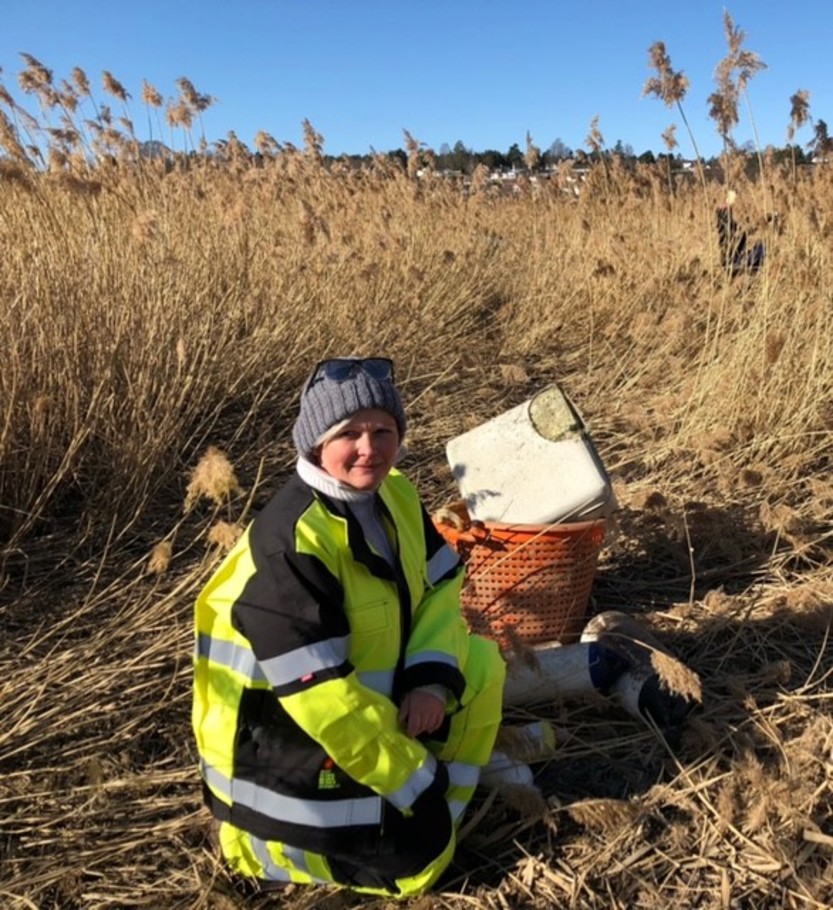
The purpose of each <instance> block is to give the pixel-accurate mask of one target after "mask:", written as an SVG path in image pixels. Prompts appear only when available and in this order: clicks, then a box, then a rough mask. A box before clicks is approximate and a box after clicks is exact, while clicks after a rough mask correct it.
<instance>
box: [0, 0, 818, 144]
mask: <svg viewBox="0 0 833 910" xmlns="http://www.w3.org/2000/svg"><path fill="white" fill-rule="evenodd" d="M724 8H725V9H728V11H729V13H730V14H731V15H732V17H733V19H734V21H735V24H736V25H737V26H739V27H740V28H741V29H742V30H743V31H744V32H745V33H746V40H745V43H744V46H745V47H746V48H747V49H748V50H751V51H754V52H756V53H757V54H758V55H759V56H760V57H761V59H762V60H763V61H764V62H765V63H766V64H767V69H766V70H764V71H763V72H761V73H759V74H757V75H756V76H755V78H754V79H753V80H752V81H751V83H750V87H749V91H750V102H751V113H752V117H753V118H754V123H755V126H756V127H757V132H758V136H759V139H760V142H761V144H762V145H767V144H774V145H779V146H780V145H783V144H784V143H785V142H786V131H787V126H788V125H789V115H790V96H791V95H792V94H793V93H794V92H796V91H797V90H798V89H805V90H807V91H809V92H810V114H811V116H812V117H813V118H814V119H819V118H820V119H823V120H825V121H827V122H828V124H830V125H831V131H833V62H831V61H833V52H831V46H833V3H831V2H830V0H803V2H801V3H800V4H799V5H798V6H797V7H793V6H792V4H791V3H784V2H774V0H731V2H728V3H724V2H713V0H697V2H689V3H681V2H677V3H673V2H672V3H669V2H667V0H664V2H659V0H595V2H592V3H578V2H575V0H571V2H566V3H556V2H543V0H527V2H524V3H505V2H504V3H499V2H493V0H423V2H421V3H414V2H398V0H340V2H339V0H233V2H229V0H226V2H217V0H201V2H195V0H168V2H164V3H163V2H159V0H142V2H139V3H126V2H122V0H115V2H114V0H110V2H108V3H102V2H91V0H73V2H68V0H61V2H56V0H5V2H4V4H3V17H2V20H3V25H2V31H0V67H2V79H3V81H4V83H5V85H6V87H7V88H9V89H10V90H12V92H13V94H14V95H15V97H16V98H17V99H18V100H21V101H23V100H24V97H25V96H23V95H22V94H21V93H20V92H19V90H18V89H17V76H18V73H19V72H20V70H21V69H22V67H23V63H22V60H21V58H20V56H19V52H20V51H25V52H27V53H29V54H32V55H33V56H34V57H36V58H38V59H39V60H40V61H41V62H42V63H43V64H45V65H46V66H47V67H49V68H50V69H51V70H53V72H54V75H55V78H56V79H61V78H68V77H69V75H70V71H71V69H72V67H74V66H80V67H82V68H83V69H84V70H85V71H86V73H87V76H88V77H89V79H90V81H91V83H92V84H93V85H94V87H96V94H97V96H98V97H99V98H100V99H101V100H104V101H107V100H109V99H107V97H106V96H104V94H103V92H102V91H101V90H100V88H98V87H99V86H100V84H101V72H102V71H103V70H109V71H110V72H112V74H113V75H114V76H115V77H116V78H117V79H118V80H119V81H120V82H122V84H123V85H124V86H125V88H126V89H127V90H128V91H129V92H130V93H131V94H132V96H133V97H132V100H131V101H130V102H129V105H130V110H129V113H130V116H131V117H132V119H133V120H134V122H135V124H136V128H137V131H138V132H139V133H140V135H141V134H142V125H143V123H146V118H145V116H144V108H143V105H142V104H141V100H140V98H141V87H142V80H143V79H146V80H147V81H148V82H149V83H151V84H152V85H154V86H155V87H156V88H157V89H158V90H159V91H160V92H161V94H162V95H163V96H164V97H165V98H168V97H170V98H173V97H175V96H176V94H177V89H176V84H175V80H176V79H177V78H178V77H180V76H186V77H188V78H189V79H190V80H191V81H192V82H193V83H194V85H195V86H196V88H197V90H198V91H200V92H202V93H207V94H210V95H212V96H214V97H215V98H216V99H217V100H216V103H215V105H214V106H213V107H212V108H211V109H210V110H209V111H207V112H206V114H205V115H204V117H205V119H204V126H203V128H204V131H205V135H206V138H207V139H208V140H209V141H214V140H216V139H221V138H224V137H225V136H226V134H227V132H228V131H229V130H234V131H235V132H236V133H237V135H238V137H239V138H240V139H242V140H243V141H244V142H247V143H249V144H252V140H253V138H254V135H255V133H256V132H257V131H258V130H265V131H266V132H268V133H271V134H272V136H274V138H275V139H277V140H278V141H279V142H287V141H288V142H292V143H294V144H296V145H300V144H301V142H302V130H301V123H302V121H303V120H304V119H305V118H307V119H309V120H310V122H311V123H312V125H313V126H314V127H315V129H316V130H317V131H318V132H319V133H321V134H322V135H323V136H324V150H325V152H328V153H330V154H333V155H338V154H341V153H343V152H351V153H359V154H364V153H367V152H369V151H371V149H375V150H377V151H388V150H390V149H394V148H400V147H403V146H404V137H403V130H408V132H409V133H411V135H413V136H414V137H415V138H416V139H418V140H420V141H422V142H424V143H425V144H426V145H427V146H429V147H431V148H433V149H435V150H439V149H440V147H441V146H442V144H443V143H447V144H448V145H450V146H453V145H454V143H455V142H457V141H458V140H460V141H462V142H463V144H464V145H465V146H466V147H467V148H470V149H474V150H477V151H482V150H484V149H487V148H494V149H497V150H499V151H503V152H505V151H506V150H507V149H508V148H509V147H510V146H511V145H512V144H513V143H518V145H519V146H520V147H521V149H522V150H523V148H524V147H525V142H526V135H527V132H529V133H530V134H531V136H532V139H533V141H534V142H535V144H536V145H538V146H539V147H541V148H547V147H548V146H549V145H550V144H551V143H552V142H553V141H554V140H555V139H561V140H562V141H563V142H564V143H565V144H566V145H568V146H570V147H571V148H573V149H578V148H584V147H586V137H587V133H588V130H589V127H590V122H591V119H592V118H593V117H594V116H598V118H599V121H598V124H599V129H600V130H601V133H602V135H603V137H604V140H605V144H606V146H608V147H612V146H613V145H614V144H615V143H616V141H617V140H621V141H622V142H624V143H626V144H629V145H630V146H632V147H633V149H634V151H635V152H636V153H637V154H639V153H641V152H643V151H645V150H646V149H652V150H653V151H654V152H659V151H663V150H664V146H663V143H662V139H661V134H662V132H663V130H665V129H666V127H668V126H669V124H671V123H674V122H676V123H678V128H677V139H678V141H679V149H678V151H679V152H680V153H682V154H683V155H686V156H688V155H691V154H693V148H692V145H691V142H690V140H689V138H688V135H687V132H686V130H685V128H684V126H683V124H682V122H681V121H680V118H679V115H678V114H677V112H676V110H674V109H668V108H666V107H665V106H664V105H663V104H662V103H661V102H660V101H658V100H656V99H654V98H643V97H642V96H641V93H642V87H643V85H644V83H645V80H646V79H647V78H648V77H649V76H650V75H651V71H650V69H649V66H648V54H647V50H648V47H649V46H650V45H651V44H652V43H653V42H654V41H657V40H661V41H664V42H665V44H666V48H667V50H668V53H669V54H670V57H671V62H672V66H673V67H674V69H676V70H683V71H684V72H685V74H686V75H687V77H688V78H689V80H690V83H691V85H690V88H689V90H688V94H687V96H686V98H685V100H684V102H683V106H684V109H685V113H686V116H687V118H688V120H689V122H690V124H691V128H692V131H693V132H694V136H695V139H696V141H697V145H698V147H699V149H700V151H701V153H702V154H704V155H707V156H709V155H712V154H717V153H718V152H719V150H720V138H719V136H718V135H717V133H716V131H715V127H714V123H713V121H711V120H710V119H709V118H708V104H707V98H708V96H709V94H710V93H711V92H712V91H713V90H714V88H715V84H714V68H715V66H716V64H717V63H718V61H719V60H720V59H721V58H722V57H723V56H724V55H725V53H726V43H725V38H724V32H723V11H724ZM113 106H114V110H118V106H117V105H116V104H114V105H113ZM119 112H120V111H119ZM163 138H168V137H163ZM811 138H812V129H811V127H810V126H805V127H804V128H803V129H802V130H800V131H799V132H798V133H797V135H796V141H797V142H799V143H801V144H806V143H807V142H809V141H810V139H811ZM735 139H736V141H737V142H739V143H742V142H745V141H747V140H753V139H754V133H753V128H752V122H751V120H750V116H749V113H748V112H747V110H746V109H745V108H743V107H742V108H741V122H740V124H739V126H738V128H737V130H736V131H735ZM181 141H182V140H180V142H181ZM175 144H176V143H175Z"/></svg>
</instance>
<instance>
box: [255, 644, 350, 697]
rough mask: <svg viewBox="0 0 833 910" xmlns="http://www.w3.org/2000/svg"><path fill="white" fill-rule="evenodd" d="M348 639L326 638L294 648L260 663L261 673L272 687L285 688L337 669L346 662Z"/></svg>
mask: <svg viewBox="0 0 833 910" xmlns="http://www.w3.org/2000/svg"><path fill="white" fill-rule="evenodd" d="M347 643H348V637H347V636H346V635H344V636H343V637H341V638H328V639H327V640H326V641H317V642H315V644H313V645H306V646H305V647H303V648H296V649H295V650H294V651H289V652H287V653H286V654H281V655H280V657H270V658H269V660H263V661H261V662H260V665H261V667H262V668H263V672H264V673H265V674H266V676H267V678H268V679H269V682H270V683H272V685H273V686H285V685H286V684H287V683H291V682H294V681H295V680H296V679H301V678H302V677H304V676H307V675H309V674H311V673H312V674H315V673H320V672H321V671H322V670H329V669H331V668H332V667H337V666H339V665H340V664H343V663H344V661H345V660H347Z"/></svg>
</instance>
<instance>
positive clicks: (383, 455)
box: [319, 408, 399, 490]
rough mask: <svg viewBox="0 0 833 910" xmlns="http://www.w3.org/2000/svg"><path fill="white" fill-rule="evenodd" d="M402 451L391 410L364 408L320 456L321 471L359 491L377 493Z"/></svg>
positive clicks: (324, 445) (322, 450) (324, 446)
mask: <svg viewBox="0 0 833 910" xmlns="http://www.w3.org/2000/svg"><path fill="white" fill-rule="evenodd" d="M398 451H399V428H398V427H397V425H396V421H395V420H394V419H393V416H392V415H391V414H388V412H387V411H382V410H380V409H379V408H363V409H362V410H361V411H356V413H355V414H354V415H353V416H352V417H351V418H350V420H349V421H348V422H347V423H346V424H345V425H344V426H343V427H342V428H341V430H339V432H338V433H337V434H336V435H335V436H333V437H332V438H330V439H328V440H327V441H326V442H325V443H324V444H323V445H322V446H321V450H320V453H319V462H320V465H321V468H322V469H323V470H324V471H326V472H327V473H328V474H329V475H330V476H331V477H335V479H336V480H340V481H341V482H342V483H346V484H347V485H348V486H351V487H353V488H354V489H356V490H375V489H376V487H378V486H379V484H380V483H381V482H382V481H383V480H384V479H385V478H386V477H387V476H388V472H389V471H390V469H391V468H392V467H393V462H394V460H395V459H396V453H397V452H398Z"/></svg>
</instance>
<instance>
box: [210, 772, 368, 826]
mask: <svg viewBox="0 0 833 910" xmlns="http://www.w3.org/2000/svg"><path fill="white" fill-rule="evenodd" d="M200 769H201V771H202V776H203V777H204V778H205V782H206V783H207V784H208V786H209V787H211V789H212V790H216V791H217V792H218V793H221V794H222V795H223V796H225V797H226V799H228V800H231V802H232V803H233V804H236V805H238V806H245V807H246V808H248V809H254V811H255V812H260V813H261V814H263V815H268V816H269V817H270V818H276V819H280V820H281V821H286V822H292V823H293V824H296V825H310V826H311V827H313V828H330V827H341V826H345V825H378V824H379V822H380V821H381V820H382V798H381V797H380V796H368V797H364V798H363V799H336V800H327V801H324V800H320V801H319V800H312V799H298V798H297V797H295V796H284V795H283V794H282V793H276V792H275V791H274V790H269V789H268V788H267V787H261V786H259V785H258V784H253V783H251V781H247V780H238V779H236V778H235V779H230V778H228V777H226V776H225V774H222V773H221V772H220V771H218V770H217V769H216V768H213V767H211V765H209V764H208V763H207V762H205V761H201V762H200Z"/></svg>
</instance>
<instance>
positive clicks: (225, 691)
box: [193, 358, 504, 897]
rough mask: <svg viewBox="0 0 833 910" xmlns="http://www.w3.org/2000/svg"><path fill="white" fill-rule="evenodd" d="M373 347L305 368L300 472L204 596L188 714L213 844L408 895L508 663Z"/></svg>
mask: <svg viewBox="0 0 833 910" xmlns="http://www.w3.org/2000/svg"><path fill="white" fill-rule="evenodd" d="M392 373H393V370H392V364H391V362H390V361H389V360H387V359H385V358H369V359H365V360H357V359H338V360H329V361H325V362H323V363H321V364H319V365H318V366H317V367H316V368H315V370H314V371H313V372H312V374H311V376H310V377H309V378H308V380H307V382H306V384H305V386H304V389H303V392H302V394H301V403H300V412H299V415H298V418H297V421H296V423H295V426H294V429H293V439H294V441H295V444H296V446H297V449H298V452H299V456H300V457H299V459H298V463H297V470H296V472H295V474H294V475H293V476H292V478H291V479H290V480H289V481H288V482H287V483H286V485H285V486H284V487H283V488H282V489H281V490H280V491H279V492H278V493H277V494H276V495H275V497H274V498H273V499H272V500H271V502H270V503H269V504H268V505H267V506H266V507H265V508H264V510H263V511H262V512H261V513H260V514H259V515H258V516H257V517H256V518H255V520H254V521H253V522H252V523H251V524H250V525H249V527H248V528H247V530H246V532H245V533H244V534H243V536H242V537H241V539H240V541H239V542H238V544H237V546H236V547H235V548H234V550H233V551H232V552H231V553H230V554H229V555H228V556H227V557H226V559H225V560H224V562H223V563H222V565H221V566H220V567H219V568H218V569H217V571H216V572H215V574H214V576H213V577H212V578H211V580H210V581H209V582H208V584H207V585H206V587H205V589H204V590H203V591H202V592H201V594H200V595H199V598H198V600H197V605H196V660H195V677H194V707H193V725H194V731H195V734H196V739H197V745H198V748H199V753H200V770H201V774H202V779H203V785H204V792H205V798H206V800H207V803H208V805H209V807H210V808H211V811H212V813H213V814H214V816H215V818H216V819H218V820H219V821H220V822H221V825H220V842H221V848H222V851H223V854H224V856H225V858H226V860H227V861H228V862H229V863H230V865H231V866H232V867H233V868H234V869H236V870H237V871H238V872H240V873H242V874H244V875H247V876H252V877H254V878H256V879H258V880H260V881H261V882H262V883H264V884H266V883H269V882H290V881H291V882H304V883H323V882H326V883H336V884H341V885H345V886H347V887H350V888H353V889H355V890H358V891H362V892H368V893H374V894H389V895H394V896H398V897H407V896H411V895H414V894H419V893H421V892H423V891H425V890H426V889H427V888H429V887H430V886H431V885H432V884H434V882H436V880H437V878H438V877H439V876H440V875H441V873H442V872H443V870H444V869H445V868H446V867H447V866H448V864H449V862H450V861H451V858H452V856H453V853H454V848H455V829H456V826H457V824H458V823H459V821H460V819H461V817H462V814H463V812H464V811H465V808H466V806H467V805H468V802H469V800H470V799H471V796H472V794H473V792H474V788H475V786H476V784H477V780H478V775H479V772H480V768H481V767H482V766H483V765H485V764H486V763H487V762H488V760H489V757H490V755H491V751H492V746H493V744H494V740H495V736H496V734H497V730H498V725H499V722H500V716H501V704H502V694H503V683H504V664H503V661H502V659H501V657H500V654H499V652H498V649H497V646H496V645H495V644H494V642H491V641H488V640H486V639H484V638H481V637H479V636H475V635H471V634H470V633H469V631H468V629H467V627H466V625H465V622H464V621H463V618H462V616H461V612H460V588H461V585H462V581H463V566H462V564H461V562H460V561H459V559H458V557H457V555H456V554H455V553H454V552H453V551H452V550H451V549H450V548H449V547H448V546H447V545H446V544H445V543H444V541H443V539H442V537H441V536H440V535H439V534H438V532H437V531H436V529H435V528H434V526H433V524H432V522H431V520H430V518H429V517H428V514H427V512H426V510H425V509H424V508H423V506H422V504H421V502H420V499H419V496H418V494H417V492H416V490H415V488H414V487H413V486H412V484H411V483H410V482H409V481H408V480H407V479H406V478H405V477H404V476H403V475H402V474H401V473H400V472H399V471H397V470H396V469H395V468H394V466H393V465H394V462H395V461H396V458H397V454H398V452H399V449H400V445H401V442H402V438H403V435H404V433H405V413H404V411H403V408H402V402H401V400H400V396H399V393H398V391H397V389H396V387H395V385H394V382H393V374H392Z"/></svg>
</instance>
